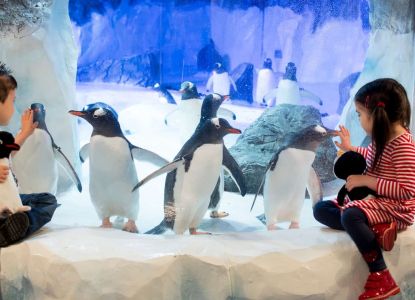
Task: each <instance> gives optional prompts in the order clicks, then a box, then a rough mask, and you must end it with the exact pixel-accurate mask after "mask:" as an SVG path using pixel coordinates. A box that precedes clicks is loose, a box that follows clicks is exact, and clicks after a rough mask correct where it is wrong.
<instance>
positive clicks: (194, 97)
mask: <svg viewBox="0 0 415 300" xmlns="http://www.w3.org/2000/svg"><path fill="white" fill-rule="evenodd" d="M179 92H180V93H181V94H182V98H181V101H180V103H179V104H178V107H177V108H176V109H175V110H173V111H172V112H170V113H168V114H167V115H166V117H165V118H164V123H165V124H166V125H168V126H170V125H174V126H176V127H177V128H178V131H179V135H180V139H181V141H182V142H183V143H184V142H185V141H187V140H188V139H189V138H190V137H191V136H192V134H193V132H194V131H195V128H196V127H197V125H198V124H199V123H200V121H201V118H204V120H205V119H209V118H213V117H216V113H217V114H218V115H219V116H220V117H223V118H225V119H228V118H232V119H233V120H235V119H236V115H235V113H234V112H232V111H230V110H228V109H225V108H221V107H219V106H220V104H222V102H223V101H222V102H221V103H220V104H219V106H216V105H214V104H212V105H213V107H212V108H211V109H210V110H211V111H213V110H215V111H214V114H212V113H210V114H209V115H206V116H203V113H202V112H201V110H202V107H203V104H202V103H203V102H211V101H212V100H211V98H212V96H209V95H208V96H206V97H205V99H204V100H203V102H202V101H201V99H200V95H199V93H198V91H197V87H196V85H195V84H194V83H192V82H190V81H185V82H183V83H182V84H181V86H180V90H179ZM218 97H221V96H219V95H218ZM218 97H216V98H218ZM226 99H227V97H223V100H226ZM207 105H209V104H208V103H206V104H205V106H207ZM206 111H207V110H206Z"/></svg>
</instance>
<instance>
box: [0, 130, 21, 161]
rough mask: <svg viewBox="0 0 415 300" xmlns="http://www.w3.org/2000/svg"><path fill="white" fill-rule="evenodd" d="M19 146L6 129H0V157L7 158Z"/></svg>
mask: <svg viewBox="0 0 415 300" xmlns="http://www.w3.org/2000/svg"><path fill="white" fill-rule="evenodd" d="M19 149H20V146H19V145H18V144H16V143H15V142H14V137H13V135H12V134H11V133H9V132H7V131H0V158H9V156H10V153H11V152H12V151H17V150H19Z"/></svg>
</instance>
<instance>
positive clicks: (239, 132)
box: [226, 128, 242, 134]
mask: <svg viewBox="0 0 415 300" xmlns="http://www.w3.org/2000/svg"><path fill="white" fill-rule="evenodd" d="M226 131H227V132H228V133H234V134H241V132H242V131H240V130H239V129H236V128H228V129H226Z"/></svg>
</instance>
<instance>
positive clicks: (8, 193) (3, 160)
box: [0, 131, 23, 212]
mask: <svg viewBox="0 0 415 300" xmlns="http://www.w3.org/2000/svg"><path fill="white" fill-rule="evenodd" d="M19 149H20V146H19V145H18V144H16V143H15V142H14V137H13V135H12V134H10V133H8V132H6V131H0V165H3V166H7V167H9V157H10V153H11V152H12V151H17V150H19ZM0 204H1V205H2V206H6V207H8V208H9V209H10V210H11V211H12V212H15V211H17V209H18V208H20V207H22V206H23V205H22V200H21V199H20V195H19V191H18V189H17V186H16V182H15V180H14V178H13V174H12V173H11V172H9V175H8V176H7V179H6V180H5V181H4V182H3V183H0Z"/></svg>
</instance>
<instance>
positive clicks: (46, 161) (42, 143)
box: [12, 103, 82, 195]
mask: <svg viewBox="0 0 415 300" xmlns="http://www.w3.org/2000/svg"><path fill="white" fill-rule="evenodd" d="M30 109H31V110H32V111H33V122H37V123H38V125H37V128H35V130H34V132H33V133H32V134H31V135H30V136H29V137H28V138H27V139H26V141H25V143H24V144H23V146H22V147H21V149H20V151H19V152H17V153H16V154H15V155H14V156H13V158H12V164H13V171H14V173H15V175H16V178H17V180H18V182H19V192H20V193H21V194H33V193H45V192H47V193H50V194H53V195H56V193H57V187H58V178H59V172H58V164H60V165H61V166H62V168H63V170H65V173H66V174H67V175H68V176H69V177H70V178H71V180H72V182H73V183H74V184H75V186H76V188H77V189H78V191H79V192H81V191H82V184H81V181H80V180H79V177H78V175H77V174H76V172H75V169H74V168H73V166H72V164H71V163H70V162H69V160H68V158H67V157H66V156H65V154H64V153H63V152H62V150H61V148H60V147H59V146H58V145H56V143H55V141H54V139H53V137H52V135H51V134H50V132H49V130H48V128H47V126H46V122H45V117H46V110H45V107H44V106H43V104H41V103H32V104H31V106H30Z"/></svg>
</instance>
